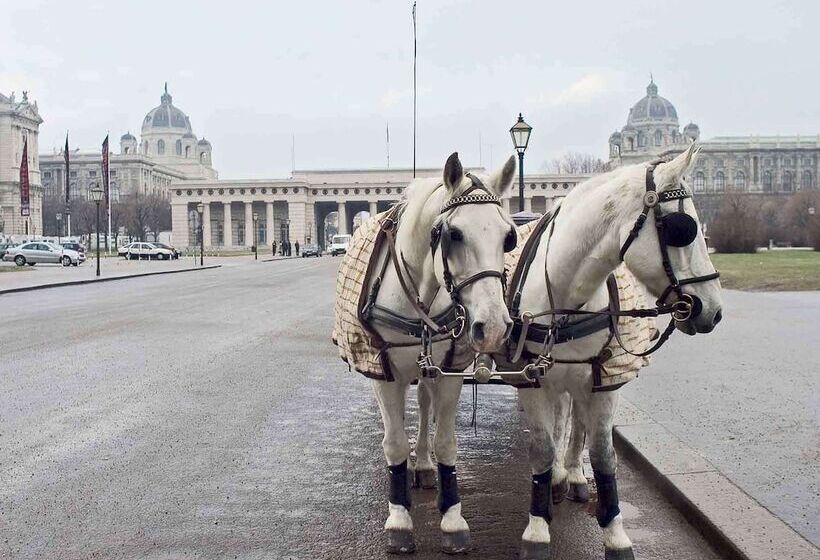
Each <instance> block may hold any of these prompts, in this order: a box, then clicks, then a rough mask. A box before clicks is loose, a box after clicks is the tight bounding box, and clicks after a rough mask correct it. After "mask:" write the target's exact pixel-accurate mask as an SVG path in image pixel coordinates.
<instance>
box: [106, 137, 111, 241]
mask: <svg viewBox="0 0 820 560" xmlns="http://www.w3.org/2000/svg"><path fill="white" fill-rule="evenodd" d="M109 134H110V131H108V130H106V131H105V137H106V138H108V136H109ZM110 142H111V140H109V143H110ZM108 152H109V154H110V152H111V147H110V146H109V147H108ZM106 156H107V157H109V158H110V157H111V156H110V155H108V154H106ZM106 175H107V177H106V179H105V180H106V181H107V183H106V184H107V185H108V188H107V189H106V195H105V205H106V206H107V208H108V229H106V230H105V252H106V253H110V252H111V247H110V246H109V239H110V238H111V161H110V160H109V161H108V166H107V169H106Z"/></svg>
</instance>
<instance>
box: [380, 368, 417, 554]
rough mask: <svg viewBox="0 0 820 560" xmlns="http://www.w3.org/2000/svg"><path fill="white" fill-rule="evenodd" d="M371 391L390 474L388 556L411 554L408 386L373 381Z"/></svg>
mask: <svg viewBox="0 0 820 560" xmlns="http://www.w3.org/2000/svg"><path fill="white" fill-rule="evenodd" d="M373 391H374V392H375V394H376V400H377V401H378V403H379V410H380V411H381V413H382V421H383V422H384V439H383V440H382V447H383V448H384V457H385V458H386V459H387V470H388V472H389V473H390V499H389V502H388V504H387V507H388V517H387V521H385V522H384V529H385V532H386V533H387V550H388V552H413V551H414V550H415V549H416V545H415V543H414V542H413V520H412V519H411V518H410V480H409V473H408V470H407V459H408V458H409V457H410V443H409V442H408V441H407V432H406V431H405V429H404V405H405V397H406V395H407V384H405V383H401V382H399V381H389V382H388V381H373Z"/></svg>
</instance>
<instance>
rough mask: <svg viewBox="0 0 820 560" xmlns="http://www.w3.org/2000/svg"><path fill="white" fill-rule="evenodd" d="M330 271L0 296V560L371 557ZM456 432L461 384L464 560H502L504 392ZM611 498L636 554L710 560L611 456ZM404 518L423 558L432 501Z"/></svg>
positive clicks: (370, 519) (573, 531) (426, 497)
mask: <svg viewBox="0 0 820 560" xmlns="http://www.w3.org/2000/svg"><path fill="white" fill-rule="evenodd" d="M338 262H339V260H338V259H332V258H329V257H326V258H322V259H293V260H287V261H279V262H257V263H253V262H246V263H240V264H238V265H237V266H232V267H225V268H221V269H214V270H205V271H201V272H196V273H189V274H183V275H178V274H172V275H165V276H153V277H145V278H137V279H130V280H125V281H122V282H111V283H103V284H90V285H80V286H70V287H62V288H53V289H47V290H40V291H36V292H26V293H17V294H7V295H3V296H0V312H2V322H0V387H2V388H3V390H2V391H0V558H13V559H18V558H25V559H35V558H36V559H41V558H48V559H89V558H106V559H107V558H128V559H131V558H141V559H159V558H163V559H165V558H243V559H244V558H275V559H316V558H321V559H324V558H334V559H335V558H340V559H341V558H344V559H350V558H356V559H358V558H362V559H371V558H383V557H384V556H385V555H384V553H383V535H382V524H383V522H384V519H385V516H386V513H387V508H386V496H387V478H386V473H385V467H384V463H383V456H382V451H381V438H382V427H381V422H380V418H379V414H378V410H377V407H376V404H375V401H374V399H373V396H372V391H371V388H370V386H369V382H368V381H367V380H366V379H365V378H363V377H361V376H359V375H358V374H354V373H349V372H348V371H347V369H346V367H345V366H344V364H343V363H342V362H341V361H340V360H339V359H338V357H337V355H336V350H335V348H334V347H333V346H332V345H331V343H330V340H329V338H330V330H331V326H332V313H333V306H332V300H333V288H334V284H335V270H336V267H337V265H338ZM414 400H415V399H414V398H413V399H411V412H410V414H409V416H408V422H409V423H410V424H411V425H412V423H413V421H414ZM470 417H471V399H470V393H469V389H467V390H465V391H464V394H463V397H462V403H461V407H460V411H459V416H458V436H459V438H460V445H459V448H460V462H459V475H460V485H461V494H462V499H463V503H464V514H465V517H466V519H467V520H468V522H469V523H470V525H471V528H472V534H473V554H472V556H473V557H479V558H491V559H495V558H515V557H516V553H517V549H518V543H519V538H520V535H521V532H522V531H523V528H524V525H525V523H526V519H527V509H528V503H529V484H530V483H529V474H528V467H527V461H526V458H525V453H526V434H525V433H524V427H523V426H522V424H521V421H520V419H519V417H518V411H517V406H516V397H515V393H514V391H513V390H512V389H509V388H506V387H481V388H480V389H479V393H478V427H477V435H474V433H473V429H472V428H471V427H470V425H469V424H470ZM411 432H412V430H411ZM619 487H620V493H621V497H622V502H621V508H622V510H623V514H624V517H625V525H626V528H627V531H628V532H629V534H630V535H631V537H632V539H633V541H634V543H635V550H636V554H637V555H638V557H639V558H641V559H643V560H651V559H666V558H675V559H683V560H686V559H691V560H696V559H697V560H703V559H706V560H709V559H713V558H717V556H716V555H715V554H714V552H712V550H711V549H710V548H709V546H708V545H707V544H706V543H705V542H704V541H703V540H702V539H701V537H700V536H699V534H697V533H696V531H695V530H694V529H693V528H692V527H691V526H690V525H688V523H687V522H686V520H685V519H683V518H682V517H681V515H680V514H679V513H678V512H677V511H676V510H674V509H672V507H671V506H669V505H668V504H667V503H666V502H665V501H664V500H663V499H662V498H661V497H660V495H659V494H658V492H657V491H656V490H655V489H654V488H653V487H652V485H651V484H649V483H648V482H647V480H646V479H645V478H644V477H643V476H642V475H641V474H640V473H639V472H637V471H636V470H635V469H634V468H633V467H632V466H631V465H630V464H629V463H627V462H624V461H622V464H621V468H620V472H619ZM413 515H414V518H415V521H416V526H417V545H418V548H419V552H418V553H417V554H416V555H415V558H419V559H428V558H443V557H444V556H443V555H442V554H440V553H439V552H438V539H439V532H438V521H439V515H438V513H437V511H436V509H435V493H434V492H432V491H423V492H417V493H415V494H414V509H413ZM552 533H553V543H554V544H553V547H554V554H553V558H555V559H556V560H557V559H565V558H566V559H570V558H571V559H593V558H594V559H601V558H603V544H602V540H601V533H600V530H599V529H598V527H597V523H596V522H595V519H594V517H593V516H592V515H591V514H589V513H588V512H587V511H586V507H585V506H582V505H578V504H572V503H564V504H561V505H560V506H559V507H558V508H557V517H556V520H555V522H554V524H553V527H552Z"/></svg>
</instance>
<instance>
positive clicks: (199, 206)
mask: <svg viewBox="0 0 820 560" xmlns="http://www.w3.org/2000/svg"><path fill="white" fill-rule="evenodd" d="M196 213H197V215H198V216H199V266H205V230H204V229H203V227H204V225H205V224H203V223H202V217H203V215H204V214H205V205H204V204H203V203H201V202H200V203H199V204H197V205H196ZM195 254H196V253H195ZM194 262H196V261H194Z"/></svg>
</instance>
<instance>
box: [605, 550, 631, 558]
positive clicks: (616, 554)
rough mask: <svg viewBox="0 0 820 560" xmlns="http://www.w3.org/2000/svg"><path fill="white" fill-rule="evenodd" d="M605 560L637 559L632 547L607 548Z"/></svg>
mask: <svg viewBox="0 0 820 560" xmlns="http://www.w3.org/2000/svg"><path fill="white" fill-rule="evenodd" d="M604 560H635V554H634V553H633V552H632V548H631V547H630V548H607V549H606V552H605V553H604Z"/></svg>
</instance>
